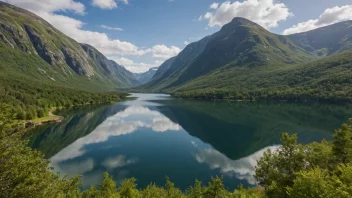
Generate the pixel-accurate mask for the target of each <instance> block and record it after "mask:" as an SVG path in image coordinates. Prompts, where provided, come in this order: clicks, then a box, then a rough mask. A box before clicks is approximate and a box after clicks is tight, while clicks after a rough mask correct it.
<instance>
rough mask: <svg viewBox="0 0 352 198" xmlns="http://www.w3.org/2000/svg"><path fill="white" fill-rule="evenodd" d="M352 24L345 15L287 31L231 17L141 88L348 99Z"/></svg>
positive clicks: (202, 94) (217, 95)
mask: <svg viewBox="0 0 352 198" xmlns="http://www.w3.org/2000/svg"><path fill="white" fill-rule="evenodd" d="M351 30H352V21H345V22H340V23H337V24H333V25H330V26H326V27H323V28H318V29H316V30H312V31H308V32H303V33H299V34H293V35H287V36H285V35H277V34H273V33H270V32H268V31H267V30H266V29H264V28H262V27H261V26H259V25H258V24H256V23H254V22H251V21H249V20H247V19H243V18H234V19H233V20H232V21H231V22H230V23H228V24H226V25H224V26H223V27H222V28H221V30H220V31H219V32H216V33H214V34H213V35H210V36H207V37H205V38H203V39H201V40H200V41H198V42H195V43H191V44H189V45H188V46H187V47H186V48H185V49H184V50H183V51H181V52H180V53H179V54H178V55H177V56H176V57H173V58H172V59H169V60H167V61H165V63H164V64H163V65H162V66H163V67H162V66H161V67H160V68H159V70H160V71H157V73H159V75H155V76H154V77H153V79H152V80H151V81H150V82H149V83H147V84H145V85H142V86H140V87H139V88H140V89H142V90H143V89H144V90H148V91H151V92H166V93H172V94H174V95H177V96H179V97H186V98H203V99H205V98H207V99H224V98H227V99H236V100H238V99H246V100H253V99H274V100H277V99H279V100H333V101H335V100H338V101H350V100H351V101H352V89H351V87H352V82H351V81H350V80H349V79H352V73H351V72H350V70H351V69H352V60H351V59H350V58H349V56H350V54H351V49H352V42H351V41H352V31H351ZM324 57H325V58H324ZM322 58H323V59H322ZM320 59H322V60H320ZM293 76H294V77H293Z"/></svg>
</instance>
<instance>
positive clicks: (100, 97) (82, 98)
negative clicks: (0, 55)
mask: <svg viewBox="0 0 352 198" xmlns="http://www.w3.org/2000/svg"><path fill="white" fill-rule="evenodd" d="M30 82H31V83H30ZM125 96H126V94H121V93H116V92H90V91H84V90H79V89H72V88H66V87H61V86H56V85H46V84H43V83H41V82H34V81H33V82H32V81H29V82H28V81H22V80H13V79H7V78H1V75H0V103H5V104H8V105H9V108H10V110H9V111H10V113H12V114H13V115H15V118H16V119H19V120H32V119H35V118H41V117H44V116H47V115H48V112H49V110H50V109H52V108H53V107H58V108H61V107H71V106H73V105H74V106H76V105H86V104H105V103H112V102H115V101H118V100H120V99H122V98H124V97H125Z"/></svg>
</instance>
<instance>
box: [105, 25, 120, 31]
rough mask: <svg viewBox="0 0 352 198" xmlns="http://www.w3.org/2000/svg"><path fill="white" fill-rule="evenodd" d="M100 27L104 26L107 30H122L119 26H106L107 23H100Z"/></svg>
mask: <svg viewBox="0 0 352 198" xmlns="http://www.w3.org/2000/svg"><path fill="white" fill-rule="evenodd" d="M100 27H101V28H104V29H107V30H116V31H123V29H122V28H119V27H110V26H107V25H101V26H100Z"/></svg>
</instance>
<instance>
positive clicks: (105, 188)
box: [100, 172, 120, 198]
mask: <svg viewBox="0 0 352 198" xmlns="http://www.w3.org/2000/svg"><path fill="white" fill-rule="evenodd" d="M100 191H101V196H102V197H111V198H119V197H120V195H119V194H118V193H117V190H116V183H115V181H114V179H113V178H112V177H111V176H109V174H108V173H107V172H105V173H104V180H103V182H102V183H101V184H100Z"/></svg>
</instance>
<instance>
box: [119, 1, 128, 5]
mask: <svg viewBox="0 0 352 198" xmlns="http://www.w3.org/2000/svg"><path fill="white" fill-rule="evenodd" d="M120 1H122V3H124V4H125V5H127V4H128V0H120Z"/></svg>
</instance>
